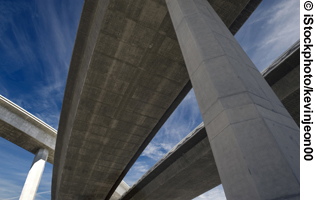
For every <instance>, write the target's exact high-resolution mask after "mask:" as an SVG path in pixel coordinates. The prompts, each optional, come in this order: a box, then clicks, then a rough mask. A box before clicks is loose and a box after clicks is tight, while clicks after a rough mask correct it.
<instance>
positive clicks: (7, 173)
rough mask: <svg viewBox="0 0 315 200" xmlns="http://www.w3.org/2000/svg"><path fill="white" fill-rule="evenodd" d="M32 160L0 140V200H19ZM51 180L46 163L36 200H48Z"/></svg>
mask: <svg viewBox="0 0 315 200" xmlns="http://www.w3.org/2000/svg"><path fill="white" fill-rule="evenodd" d="M33 159H34V155H33V154H31V153H30V152H27V151H26V150H24V149H22V148H20V147H18V146H16V145H15V144H13V143H10V142H9V141H6V140H5V139H3V138H0V160H1V161H3V162H1V164H0V199H5V200H6V199H19V195H20V194H21V192H22V188H23V186H24V182H25V180H26V177H27V175H28V172H29V169H30V167H31V164H32V162H33ZM51 178H52V165H51V164H50V163H46V166H45V170H44V172H43V175H42V178H41V182H40V185H39V188H38V193H39V197H38V199H50V190H51ZM47 191H49V192H47ZM44 192H45V193H44ZM36 198H37V197H36Z"/></svg>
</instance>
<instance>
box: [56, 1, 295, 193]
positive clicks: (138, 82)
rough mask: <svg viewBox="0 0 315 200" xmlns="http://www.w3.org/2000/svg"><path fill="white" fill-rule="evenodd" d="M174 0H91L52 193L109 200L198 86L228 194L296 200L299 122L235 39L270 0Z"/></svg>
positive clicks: (72, 76)
mask: <svg viewBox="0 0 315 200" xmlns="http://www.w3.org/2000/svg"><path fill="white" fill-rule="evenodd" d="M166 2H167V5H166V3H165V1H164V0H163V1H154V0H147V1H140V0H139V1H135V2H133V3H130V2H129V1H106V0H99V1H86V2H85V4H84V8H83V11H82V15H81V20H80V25H79V29H78V34H77V38H76V42H75V47H74V51H73V56H72V60H71V64H70V69H69V74H68V80H67V85H66V90H65V95H64V101H63V105H62V111H61V116H60V124H59V128H58V137H57V143H56V151H55V160H54V170H53V183H52V199H109V198H110V197H111V195H112V194H113V192H114V191H115V189H116V187H117V186H118V184H119V183H120V181H121V180H122V179H123V177H124V176H125V174H126V173H127V171H128V170H129V169H130V167H131V166H132V165H133V163H134V162H135V161H136V159H137V158H138V157H139V156H140V154H141V152H142V151H143V150H144V148H145V147H146V146H147V145H148V143H149V142H150V141H151V139H152V138H153V136H154V135H155V134H156V133H157V131H158V130H159V128H160V127H161V126H162V125H163V123H164V122H165V121H166V119H167V118H168V117H169V116H170V114H171V113H172V112H173V111H174V109H175V108H176V107H177V105H178V104H179V103H180V101H181V100H182V99H183V98H184V97H185V95H186V94H187V92H188V91H189V90H190V89H191V87H192V85H193V86H194V89H195V93H196V97H197V101H198V104H199V107H200V110H201V113H202V117H203V120H204V122H205V129H206V130H207V136H208V140H209V141H210V145H211V148H212V150H213V154H214V158H215V160H216V165H217V166H218V167H217V168H218V172H219V174H220V179H221V182H222V184H223V185H224V188H225V190H226V191H225V192H226V194H227V197H228V198H231V199H239V198H240V197H244V198H245V199H259V198H262V199H266V198H267V199H276V198H284V197H285V198H286V197H289V196H290V198H291V197H292V199H297V198H298V196H299V165H298V160H299V154H298V150H299V142H298V141H299V139H298V138H299V136H298V131H299V130H298V127H297V126H296V125H295V124H294V122H293V123H292V121H293V120H292V118H291V116H290V115H289V114H288V112H287V111H286V109H285V108H284V107H283V104H282V103H281V102H280V101H279V99H278V98H277V97H276V95H275V94H274V93H273V92H272V90H271V89H270V87H269V86H268V85H267V83H266V82H265V81H264V80H263V78H262V76H261V75H260V74H259V72H258V70H257V69H256V68H255V66H254V65H253V63H252V62H251V61H250V59H249V58H248V56H247V55H246V53H245V52H244V51H243V50H242V48H241V47H240V46H239V44H238V43H237V42H236V40H235V38H234V37H233V36H232V34H234V33H235V32H236V31H237V30H238V28H240V26H241V25H242V23H243V22H245V21H246V19H247V18H248V17H249V16H250V14H251V13H252V12H253V11H254V9H255V8H256V7H257V5H258V4H259V3H260V1H248V0H246V1H245V0H244V1H216V0H213V1H206V0H167V1H166ZM209 3H210V4H209ZM227 28H230V29H227ZM231 33H232V34H231ZM190 81H191V82H190ZM257 127H259V128H257ZM253 134H254V135H253ZM267 147H268V148H267ZM287 149H289V151H287ZM257 154H259V155H260V156H265V157H264V158H265V159H260V160H259V159H257ZM267 155H273V156H272V157H271V156H267ZM266 156H267V157H268V159H266ZM281 174H285V175H284V176H281ZM273 179H275V181H271V180H273ZM279 185H281V187H275V186H279ZM271 188H273V189H274V188H277V189H276V190H272V192H269V191H270V189H271Z"/></svg>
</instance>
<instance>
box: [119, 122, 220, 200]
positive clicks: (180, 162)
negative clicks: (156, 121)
mask: <svg viewBox="0 0 315 200" xmlns="http://www.w3.org/2000/svg"><path fill="white" fill-rule="evenodd" d="M220 183H221V180H220V177H219V173H218V171H217V167H216V165H215V161H214V158H213V154H212V151H211V148H210V144H209V140H208V138H207V133H206V130H205V128H204V126H203V124H201V125H199V126H198V127H197V128H196V129H195V130H193V131H192V132H191V133H190V134H188V135H187V136H186V137H185V138H184V139H183V140H182V141H181V142H179V143H178V144H177V145H176V146H175V147H174V148H173V149H172V150H170V151H169V152H168V153H167V154H166V155H165V156H164V157H163V158H162V159H161V160H160V161H159V162H157V163H156V164H155V165H154V166H153V167H152V168H151V169H150V170H149V171H147V172H146V173H145V174H144V175H143V176H142V177H141V178H140V179H139V180H138V181H137V182H136V183H135V184H134V185H133V186H132V187H131V188H130V189H129V190H128V191H127V193H125V195H123V197H122V198H121V199H120V200H144V199H150V200H155V199H156V200H158V199H172V200H188V199H193V198H194V197H196V196H199V195H200V194H202V193H204V192H206V191H208V190H209V189H211V188H214V187H216V186H217V185H219V184H220Z"/></svg>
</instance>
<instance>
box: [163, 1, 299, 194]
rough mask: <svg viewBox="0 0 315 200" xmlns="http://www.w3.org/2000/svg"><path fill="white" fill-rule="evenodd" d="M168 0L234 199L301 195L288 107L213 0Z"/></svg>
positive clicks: (296, 133) (222, 174)
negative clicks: (227, 23)
mask: <svg viewBox="0 0 315 200" xmlns="http://www.w3.org/2000/svg"><path fill="white" fill-rule="evenodd" d="M166 2H167V6H168V9H169V12H170V15H171V19H172V22H173V25H174V28H175V31H176V34H177V38H178V41H179V44H180V47H181V50H182V53H183V56H184V59H185V63H186V66H187V70H188V73H189V76H190V79H191V82H192V85H193V88H194V91H195V94H196V98H197V101H198V105H199V108H200V111H201V114H202V117H203V120H204V124H205V127H206V131H207V134H208V138H209V141H210V145H211V147H212V150H213V154H214V158H215V161H216V164H217V167H218V171H219V175H220V178H221V181H222V184H223V187H224V190H225V194H226V197H227V199H229V200H230V199H236V200H240V199H241V200H247V199H248V200H253V199H255V200H256V199H270V200H271V199H273V200H274V199H299V193H300V190H299V187H300V186H299V128H298V127H297V125H296V124H295V122H294V121H293V119H292V118H291V116H290V115H289V113H288V112H287V110H286V109H285V108H284V107H283V105H282V103H281V102H280V101H279V99H278V98H277V96H276V95H275V94H274V92H273V91H272V89H271V88H270V87H269V85H268V84H267V83H266V81H265V80H264V79H263V77H262V76H261V74H260V73H259V71H258V70H257V68H256V67H255V66H254V64H253V63H252V62H251V60H250V59H249V58H248V56H247V55H246V53H245V52H244V51H243V49H242V48H241V46H240V45H239V44H238V42H237V41H236V40H235V38H234V37H233V35H232V34H231V33H230V31H229V30H228V29H227V27H226V26H225V25H224V23H223V22H222V20H221V19H220V17H219V16H218V15H217V14H216V12H215V11H214V10H213V8H212V7H211V6H210V4H209V3H208V1H207V0H166ZM262 56H263V55H262Z"/></svg>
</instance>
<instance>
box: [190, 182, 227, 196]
mask: <svg viewBox="0 0 315 200" xmlns="http://www.w3.org/2000/svg"><path fill="white" fill-rule="evenodd" d="M205 199H207V200H210V199H211V200H226V197H225V194H224V190H223V187H222V185H219V186H217V187H215V188H213V189H212V190H209V191H208V192H205V193H203V194H202V195H200V196H198V197H196V198H194V200H205Z"/></svg>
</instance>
